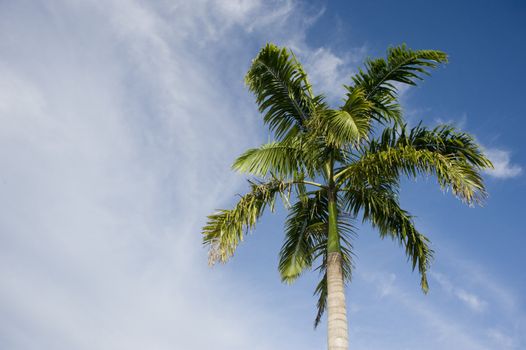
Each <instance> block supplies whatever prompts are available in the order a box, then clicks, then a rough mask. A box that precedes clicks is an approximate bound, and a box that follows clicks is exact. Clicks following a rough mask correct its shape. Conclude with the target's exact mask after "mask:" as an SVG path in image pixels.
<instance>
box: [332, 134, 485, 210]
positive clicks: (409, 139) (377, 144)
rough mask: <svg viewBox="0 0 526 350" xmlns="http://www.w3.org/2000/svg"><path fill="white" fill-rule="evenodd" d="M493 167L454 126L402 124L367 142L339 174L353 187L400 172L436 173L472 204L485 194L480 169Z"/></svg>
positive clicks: (395, 176)
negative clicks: (434, 127) (358, 157)
mask: <svg viewBox="0 0 526 350" xmlns="http://www.w3.org/2000/svg"><path fill="white" fill-rule="evenodd" d="M490 166H491V162H490V161H489V160H488V159H487V158H486V157H485V156H484V155H483V154H482V152H481V151H480V149H479V147H478V146H477V145H476V144H475V143H474V142H473V139H472V138H471V137H470V136H469V135H467V134H464V133H461V132H456V131H454V129H453V128H452V127H440V128H437V129H434V130H428V129H425V128H423V127H420V126H418V127H416V128H413V129H412V130H411V131H409V132H407V131H406V129H405V126H402V127H400V128H398V129H397V128H392V129H391V128H386V129H385V131H384V133H383V134H382V136H381V138H380V139H378V140H372V141H371V142H369V143H368V145H367V147H366V148H365V149H364V150H363V154H362V156H361V158H360V159H359V160H358V161H356V162H354V163H352V164H350V165H348V166H346V167H344V168H343V169H342V170H341V171H340V172H339V173H338V174H337V175H336V176H337V177H338V178H339V180H338V181H339V182H340V183H342V182H348V185H349V186H351V187H352V185H353V182H354V183H357V184H360V183H364V182H368V183H371V184H378V183H381V182H385V181H388V182H392V181H396V180H397V179H398V176H399V175H401V174H403V175H406V176H409V177H416V176H417V175H436V177H437V179H438V182H439V184H440V186H441V187H442V188H443V189H446V190H447V189H451V190H452V191H453V193H454V194H455V195H456V196H457V197H458V198H460V199H462V200H464V201H465V202H467V203H468V204H473V203H480V202H481V201H482V200H483V199H484V198H485V196H486V192H485V187H484V181H483V179H482V177H481V175H480V169H481V168H485V167H490Z"/></svg>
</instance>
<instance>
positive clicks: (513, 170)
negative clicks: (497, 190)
mask: <svg viewBox="0 0 526 350" xmlns="http://www.w3.org/2000/svg"><path fill="white" fill-rule="evenodd" d="M485 153H486V155H487V156H488V158H489V159H490V160H491V162H492V163H493V166H494V169H488V170H486V173H487V174H488V175H489V176H491V177H495V178H497V179H510V178H514V177H518V176H520V175H521V174H522V167H521V166H520V165H517V164H513V163H512V162H511V152H509V151H505V150H502V149H498V148H486V149H485Z"/></svg>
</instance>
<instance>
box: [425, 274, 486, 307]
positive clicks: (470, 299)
mask: <svg viewBox="0 0 526 350" xmlns="http://www.w3.org/2000/svg"><path fill="white" fill-rule="evenodd" d="M431 276H433V278H434V279H435V280H436V281H437V282H438V284H439V285H440V286H441V287H442V288H443V289H444V291H446V292H447V293H448V294H450V295H453V296H454V297H456V298H457V299H458V300H460V301H462V303H464V305H466V306H468V307H469V308H471V309H472V310H473V311H477V312H482V311H484V310H485V309H486V307H487V302H486V301H484V300H482V299H481V298H480V297H479V296H477V295H475V294H474V293H470V292H468V291H466V290H465V289H464V288H461V287H458V286H455V285H453V283H451V281H450V280H449V279H448V278H447V277H446V276H445V275H443V274H441V273H438V272H434V273H432V274H431Z"/></svg>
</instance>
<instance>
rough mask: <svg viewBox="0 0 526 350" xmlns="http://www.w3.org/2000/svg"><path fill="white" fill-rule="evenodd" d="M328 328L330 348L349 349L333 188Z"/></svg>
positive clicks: (330, 203)
mask: <svg viewBox="0 0 526 350" xmlns="http://www.w3.org/2000/svg"><path fill="white" fill-rule="evenodd" d="M331 187H332V186H331ZM327 328H328V337H327V340H328V344H329V350H348V349H349V339H348V331H347V310H346V305H345V290H344V284H343V270H342V254H341V249H340V235H339V233H338V209H337V205H336V195H335V193H334V192H333V191H332V190H329V237H328V242H327Z"/></svg>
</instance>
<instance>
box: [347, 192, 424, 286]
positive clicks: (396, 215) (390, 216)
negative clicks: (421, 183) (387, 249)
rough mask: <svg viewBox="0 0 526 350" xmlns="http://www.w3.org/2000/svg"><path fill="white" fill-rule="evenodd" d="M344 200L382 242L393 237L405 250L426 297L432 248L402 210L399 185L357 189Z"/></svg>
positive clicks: (351, 210) (349, 209)
mask: <svg viewBox="0 0 526 350" xmlns="http://www.w3.org/2000/svg"><path fill="white" fill-rule="evenodd" d="M343 199H344V203H345V208H346V210H348V211H349V212H350V213H351V214H352V215H354V216H358V215H359V214H360V213H361V214H362V217H363V221H369V222H371V224H372V225H373V227H375V228H377V229H378V230H379V232H380V236H381V237H382V238H383V237H386V236H388V237H391V238H393V239H395V240H397V241H398V242H399V243H400V244H402V245H403V246H404V247H405V251H406V255H407V257H408V259H410V260H411V263H412V268H413V270H414V269H415V268H416V266H418V271H419V273H420V277H421V280H420V284H421V287H422V290H423V291H424V292H425V293H427V291H428V283H427V270H428V268H429V264H430V261H431V259H432V256H433V251H432V250H431V249H430V248H429V245H428V243H429V240H428V239H427V238H426V237H425V236H424V235H422V234H421V233H420V232H418V231H417V230H416V228H415V227H414V224H413V220H412V218H411V216H410V215H409V213H408V212H407V211H405V210H403V209H402V208H400V205H399V203H398V194H397V189H396V185H395V186H391V185H389V184H387V183H382V184H381V185H378V186H371V185H369V184H363V186H361V187H359V186H356V185H355V186H353V187H351V188H348V189H345V190H344V191H343Z"/></svg>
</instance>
